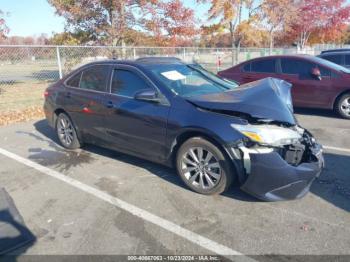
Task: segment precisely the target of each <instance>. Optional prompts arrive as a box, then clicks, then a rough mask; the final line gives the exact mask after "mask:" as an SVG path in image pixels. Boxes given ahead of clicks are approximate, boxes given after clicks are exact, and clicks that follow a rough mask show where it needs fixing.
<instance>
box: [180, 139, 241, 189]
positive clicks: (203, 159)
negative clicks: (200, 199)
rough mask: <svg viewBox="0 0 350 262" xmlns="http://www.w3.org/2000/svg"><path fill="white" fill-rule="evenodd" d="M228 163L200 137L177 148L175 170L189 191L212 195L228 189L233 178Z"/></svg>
mask: <svg viewBox="0 0 350 262" xmlns="http://www.w3.org/2000/svg"><path fill="white" fill-rule="evenodd" d="M230 161H231V160H229V159H228V158H227V157H226V156H225V154H224V153H223V152H222V151H221V150H220V149H219V148H218V147H217V146H215V145H214V144H213V143H211V142H209V141H208V140H206V139H204V138H202V137H193V138H190V139H188V140H187V141H186V142H185V143H183V144H182V145H181V147H180V148H179V150H178V152H177V156H176V168H177V172H178V174H179V175H180V177H181V179H182V180H183V182H184V183H185V184H186V185H187V186H188V187H189V188H190V189H192V190H193V191H195V192H197V193H200V194H205V195H213V194H220V193H222V192H224V191H226V190H227V189H228V188H229V187H230V185H231V183H232V181H233V178H234V177H235V173H234V171H233V168H232V164H231V163H230Z"/></svg>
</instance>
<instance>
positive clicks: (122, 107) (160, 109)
mask: <svg viewBox="0 0 350 262" xmlns="http://www.w3.org/2000/svg"><path fill="white" fill-rule="evenodd" d="M112 74H113V75H112V82H111V94H109V95H108V96H107V97H106V100H105V106H106V108H107V113H106V119H105V125H106V137H107V138H108V140H109V141H110V143H112V144H113V145H114V146H115V147H116V148H119V149H121V150H123V151H128V152H130V153H132V154H136V155H141V156H146V158H149V159H155V160H163V159H164V157H165V155H166V150H165V138H166V128H167V118H168V113H169V108H170V107H169V105H168V104H162V103H156V102H150V101H140V100H136V99H135V98H134V95H135V93H136V92H138V91H140V90H144V89H155V90H156V87H155V86H154V85H153V84H152V83H151V82H150V81H149V80H148V79H146V77H145V76H144V75H143V74H142V73H141V72H140V71H139V70H138V69H136V68H134V67H131V66H122V65H120V66H116V67H115V68H114V69H113V72H112Z"/></svg>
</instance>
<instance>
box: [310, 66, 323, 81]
mask: <svg viewBox="0 0 350 262" xmlns="http://www.w3.org/2000/svg"><path fill="white" fill-rule="evenodd" d="M310 74H311V76H312V77H313V78H315V79H317V80H322V76H321V71H320V69H319V68H317V67H314V68H312V69H311V72H310Z"/></svg>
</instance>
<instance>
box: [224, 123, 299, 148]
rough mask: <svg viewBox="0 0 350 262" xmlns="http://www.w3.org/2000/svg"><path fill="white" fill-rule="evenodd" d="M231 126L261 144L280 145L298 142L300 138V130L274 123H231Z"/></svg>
mask: <svg viewBox="0 0 350 262" xmlns="http://www.w3.org/2000/svg"><path fill="white" fill-rule="evenodd" d="M231 126H232V127H233V128H234V129H236V130H237V131H239V132H240V133H242V134H243V135H245V136H246V137H248V138H250V140H252V141H254V142H257V143H259V144H262V145H268V146H274V147H280V146H285V145H292V144H295V143H298V141H300V140H301V139H302V134H301V132H300V131H299V132H298V131H297V130H293V129H290V128H285V127H279V126H275V125H251V124H248V125H237V124H231Z"/></svg>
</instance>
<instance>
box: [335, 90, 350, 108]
mask: <svg viewBox="0 0 350 262" xmlns="http://www.w3.org/2000/svg"><path fill="white" fill-rule="evenodd" d="M345 94H350V88H349V89H346V90H344V91H342V92H341V93H340V94H338V95H337V96H336V98H335V99H334V101H333V109H336V106H337V103H338V100H339V99H340V98H341V97H342V96H343V95H345Z"/></svg>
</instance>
